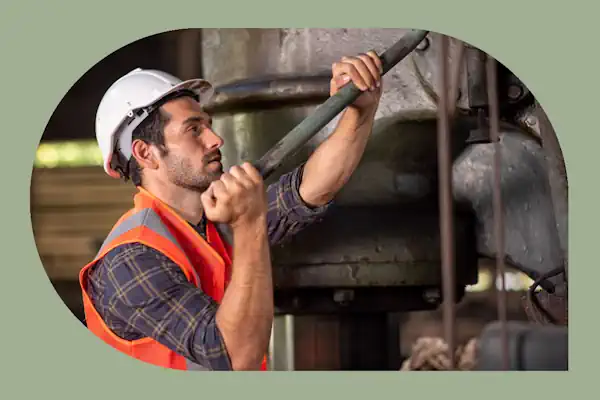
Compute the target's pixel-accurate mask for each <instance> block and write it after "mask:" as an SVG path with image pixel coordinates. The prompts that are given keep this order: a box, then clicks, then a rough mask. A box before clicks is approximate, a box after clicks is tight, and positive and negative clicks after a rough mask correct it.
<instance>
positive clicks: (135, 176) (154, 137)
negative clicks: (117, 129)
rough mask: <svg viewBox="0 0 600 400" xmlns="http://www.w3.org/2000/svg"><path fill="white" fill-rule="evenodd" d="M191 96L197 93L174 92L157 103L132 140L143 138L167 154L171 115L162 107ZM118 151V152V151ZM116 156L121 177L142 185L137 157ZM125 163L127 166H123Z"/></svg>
mask: <svg viewBox="0 0 600 400" xmlns="http://www.w3.org/2000/svg"><path fill="white" fill-rule="evenodd" d="M185 96H189V97H192V98H195V99H197V97H196V95H195V94H194V93H192V92H189V91H185V90H183V91H180V92H176V93H173V94H172V95H171V96H167V97H166V98H164V99H163V100H162V101H161V102H160V103H159V104H156V105H155V108H154V110H153V111H152V112H151V113H150V114H149V115H148V116H147V117H146V118H145V119H144V120H143V121H142V123H141V124H139V125H138V126H137V127H136V128H135V129H134V130H133V133H132V137H131V142H132V143H133V142H134V141H135V140H138V139H139V140H142V141H144V142H146V143H147V144H152V145H155V146H157V147H158V148H159V150H160V151H161V155H166V154H167V149H166V148H165V131H164V129H165V126H166V125H167V123H168V122H169V115H167V114H166V113H165V112H164V111H162V110H161V109H160V106H162V105H163V104H164V103H166V102H168V101H170V100H174V99H176V98H179V97H185ZM117 153H118V152H117ZM115 155H116V157H114V158H113V159H114V160H115V163H116V164H117V166H115V167H113V168H114V169H115V170H116V171H118V172H119V173H120V174H121V177H122V178H123V179H124V180H125V181H128V180H129V179H131V182H132V183H133V184H134V185H135V186H142V170H141V168H140V165H139V164H138V162H137V160H136V159H135V157H134V156H133V155H132V156H131V158H130V159H129V161H127V162H124V160H123V156H122V155H121V154H115ZM122 165H125V168H123V167H121V166H122Z"/></svg>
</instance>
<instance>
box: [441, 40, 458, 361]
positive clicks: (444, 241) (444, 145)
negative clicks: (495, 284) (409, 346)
mask: <svg viewBox="0 0 600 400" xmlns="http://www.w3.org/2000/svg"><path fill="white" fill-rule="evenodd" d="M439 40H440V41H441V43H440V60H439V62H440V88H441V89H440V98H439V104H438V121H437V142H438V174H439V207H440V234H441V250H442V257H441V258H442V296H443V323H444V337H445V339H446V343H447V344H448V349H449V355H448V356H449V359H450V369H454V368H455V365H456V361H455V354H454V349H455V347H456V346H455V341H456V340H455V339H456V338H455V336H456V334H455V326H454V315H455V312H454V297H455V284H454V282H455V279H454V278H455V277H454V235H453V233H454V232H453V231H454V219H453V213H452V160H451V154H450V142H451V141H450V127H449V118H448V114H449V112H448V65H447V64H448V42H449V38H448V37H447V36H445V35H440V37H439Z"/></svg>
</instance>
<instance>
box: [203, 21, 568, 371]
mask: <svg viewBox="0 0 600 400" xmlns="http://www.w3.org/2000/svg"><path fill="white" fill-rule="evenodd" d="M406 32H407V31H406V30H401V29H369V30H361V29H337V30H336V29H204V30H203V33H202V35H203V36H202V67H203V74H204V76H205V77H206V78H207V79H209V80H211V81H212V82H214V83H215V84H217V85H218V96H217V97H216V99H215V101H214V103H213V104H212V105H211V107H210V111H211V112H212V113H213V116H214V121H215V125H214V126H215V129H216V130H217V131H218V132H220V133H221V134H222V135H223V136H224V138H225V141H226V143H227V146H226V148H225V149H224V159H225V163H226V164H227V165H232V164H235V163H238V162H241V161H243V160H257V159H259V158H260V157H261V156H263V155H264V154H265V153H266V152H267V151H268V150H269V149H270V148H271V147H272V146H273V145H275V144H276V143H277V141H279V140H280V139H281V138H282V137H283V136H284V135H285V134H286V133H287V132H288V131H290V130H291V129H292V128H294V127H295V126H296V125H298V124H299V123H300V122H301V121H302V120H303V119H304V118H306V117H307V116H309V115H311V113H313V112H314V110H315V108H316V107H317V106H318V105H319V104H321V103H322V102H323V101H325V100H326V99H327V98H328V95H329V92H328V90H329V79H330V75H329V72H328V71H329V66H330V65H331V63H333V62H334V61H336V60H337V59H339V58H340V57H341V56H343V55H347V54H358V53H361V52H365V51H367V50H370V49H374V50H376V51H378V52H379V53H380V54H381V52H382V51H383V50H385V49H386V48H387V47H389V46H391V45H392V44H393V43H394V42H396V41H397V40H398V39H399V38H400V37H402V36H403V35H404V34H406ZM441 36H442V35H438V34H435V33H429V34H428V35H427V36H426V37H425V39H424V40H423V41H421V42H420V44H419V46H418V47H417V48H416V49H415V51H414V52H412V54H410V55H409V57H407V58H406V59H405V60H403V61H402V62H401V63H400V64H398V65H396V66H395V67H394V68H393V69H392V70H391V71H390V72H389V74H387V75H385V76H384V78H383V81H384V93H383V96H382V101H381V105H380V108H379V112H378V114H377V117H376V118H377V122H376V126H375V129H374V133H373V136H372V138H371V140H370V143H369V145H368V148H367V151H366V153H365V156H364V158H363V160H362V162H361V164H360V166H359V168H358V170H357V171H356V173H355V174H354V176H353V178H352V179H351V181H350V182H349V183H348V185H347V186H346V187H345V188H344V189H343V191H342V193H341V194H340V196H339V198H338V199H337V201H336V203H337V207H336V208H335V209H334V211H332V213H331V214H330V215H328V216H327V217H326V218H325V219H324V220H323V221H322V222H321V223H319V224H317V225H315V226H313V227H311V228H309V229H307V230H306V231H304V232H302V233H301V234H300V235H299V236H298V237H296V238H295V239H294V240H292V241H291V242H290V243H287V244H284V245H282V246H280V247H278V248H276V249H274V250H273V251H274V264H275V285H276V295H275V301H276V307H277V310H278V312H279V313H280V314H288V315H303V314H319V313H329V314H335V315H338V316H339V318H345V319H347V320H348V321H349V322H348V323H347V325H345V326H346V327H347V328H348V329H350V330H352V329H353V328H352V327H353V326H354V327H355V328H356V327H357V326H358V327H359V326H363V325H366V326H368V330H369V331H370V334H372V335H373V334H374V332H375V331H377V330H379V329H380V330H384V329H386V320H385V318H383V317H381V316H384V315H386V313H390V312H398V311H402V312H406V311H415V310H424V309H432V308H436V307H438V306H440V305H441V304H442V302H443V300H444V296H443V293H444V290H443V289H444V288H443V282H442V281H443V273H442V272H443V269H442V268H441V265H442V254H443V251H442V250H443V249H442V240H441V239H442V236H441V235H440V207H439V204H440V203H439V199H440V196H439V195H440V193H439V191H438V188H439V187H441V186H440V185H439V182H438V179H439V177H440V176H441V175H440V174H439V172H440V169H439V164H438V162H439V160H440V159H439V153H438V150H439V148H438V145H439V143H438V133H439V132H438V128H439V123H440V122H439V116H440V114H439V112H438V111H439V107H438V106H439V105H440V103H441V102H442V100H443V101H444V103H443V104H451V105H454V101H453V99H454V100H455V101H456V108H454V109H453V110H455V111H454V112H453V113H452V115H451V123H450V124H449V129H450V130H451V135H450V136H449V138H451V142H450V143H448V144H449V150H450V153H449V156H450V157H451V165H452V182H451V189H452V195H453V196H452V197H453V202H452V203H453V207H452V209H451V210H452V211H451V212H452V220H453V225H452V226H451V227H452V228H453V230H452V236H453V241H452V243H453V248H452V253H453V256H454V257H452V260H451V261H452V264H453V266H454V268H455V276H454V279H453V281H454V282H453V287H452V290H451V291H450V292H449V293H451V295H452V297H453V299H454V301H460V299H461V297H462V295H463V293H464V288H465V286H466V285H469V284H473V283H475V282H476V279H477V269H478V262H479V260H480V259H481V258H490V259H494V258H495V257H496V256H497V255H498V253H499V251H498V242H497V241H496V239H497V238H496V236H497V231H495V226H494V195H493V192H494V191H493V182H494V148H495V143H494V141H493V140H492V136H491V135H492V133H491V131H492V129H491V126H492V125H493V121H492V118H490V112H492V111H491V110H492V109H491V107H490V96H489V93H488V89H489V86H490V82H495V85H492V86H493V88H492V90H493V91H494V92H496V93H495V95H496V99H497V104H496V110H497V114H498V116H499V118H497V121H498V123H497V127H496V130H497V131H499V132H498V133H499V138H500V139H499V143H498V146H499V149H500V153H499V155H500V166H501V184H500V189H501V196H502V203H501V208H502V214H503V225H504V232H505V233H504V235H503V237H504V238H505V242H504V246H503V249H501V251H500V253H501V254H500V256H501V257H502V259H503V262H505V263H508V264H510V265H511V266H513V267H515V268H517V269H519V270H521V271H523V272H524V273H526V274H527V275H528V276H530V277H531V278H532V279H535V280H538V279H539V281H540V282H539V283H538V284H539V285H541V286H542V287H543V289H544V290H545V291H546V292H542V293H552V294H553V296H555V297H554V298H555V299H556V298H559V299H561V300H562V302H560V303H559V304H561V305H563V306H564V307H566V260H567V257H566V254H567V243H566V220H567V206H566V202H567V189H566V174H565V171H564V161H563V160H562V156H561V153H560V147H559V146H558V143H557V139H556V136H555V133H554V132H553V130H552V128H551V125H550V124H549V122H548V120H547V117H546V116H545V115H544V114H543V111H542V109H541V107H540V106H539V104H537V103H536V100H535V98H534V96H533V94H532V93H531V92H530V91H529V89H528V88H527V86H526V85H525V84H524V83H523V82H521V81H520V80H519V79H518V78H517V77H516V76H515V75H513V74H512V73H511V71H510V70H509V69H508V68H506V67H505V66H503V65H501V64H499V63H498V64H495V65H496V67H497V68H495V69H494V77H495V78H496V79H494V80H493V81H490V80H489V79H488V78H489V77H488V75H489V73H490V72H489V71H488V67H487V55H486V54H485V53H484V52H483V51H481V50H480V49H478V48H475V47H472V46H470V45H468V44H466V43H463V42H460V41H458V40H452V41H450V46H448V47H447V49H445V48H443V45H442V43H444V41H443V40H442V39H443V38H442V37H441ZM446 39H447V38H446ZM448 40H449V39H448ZM441 52H443V53H442V54H440V53H441ZM240 55H244V56H241V57H240ZM441 55H442V56H444V55H447V57H445V56H444V57H442V58H447V59H449V62H450V65H451V67H450V68H445V67H442V64H440V62H439V60H440V56H441ZM225 60H227V62H225ZM443 71H446V76H445V77H443V76H442V74H443ZM495 71H497V73H495ZM232 78H233V80H232ZM442 78H443V79H442ZM446 81H447V82H455V86H454V87H453V88H450V90H449V92H450V94H448V93H444V90H443V88H444V87H448V86H445V85H444V82H446ZM446 92H447V91H446ZM447 96H451V97H449V98H448V99H447V100H444V99H442V98H443V97H447ZM454 96H455V97H454ZM492 117H493V115H492ZM335 123H336V120H333V121H332V122H331V123H330V124H328V125H327V126H326V127H325V128H324V129H323V130H322V131H321V132H320V133H319V134H318V135H317V136H315V137H314V138H313V139H311V140H310V141H309V143H308V144H307V145H306V146H305V147H304V148H303V149H302V151H300V152H299V153H298V154H297V155H296V156H294V157H291V158H289V159H287V160H286V161H285V162H284V164H283V165H282V167H281V168H280V169H279V170H277V172H276V174H275V177H276V176H278V175H279V174H281V173H285V172H287V171H288V170H289V169H290V168H293V167H294V166H297V165H299V163H302V162H303V161H305V160H306V158H307V156H308V154H310V152H311V150H312V149H313V148H314V147H315V146H316V145H318V144H319V143H320V142H321V141H323V140H324V139H325V138H326V137H327V136H328V134H329V133H330V132H331V130H332V129H333V128H334V126H335ZM442 150H443V149H442ZM452 253H450V254H452ZM554 271H557V272H556V273H555V274H554V276H544V274H546V275H549V274H551V273H552V272H554ZM534 296H539V294H534ZM536 300H537V302H536ZM533 301H534V304H535V305H539V300H538V299H537V298H534V300H533ZM540 309H541V310H545V309H544V308H539V307H538V308H534V310H540ZM377 316H380V317H381V318H377ZM548 317H551V315H548ZM553 320H554V318H553ZM275 332H277V330H275ZM494 332H496V334H497V333H498V332H499V331H498V330H495V331H494V330H493V329H492V328H490V329H489V330H487V331H486V334H488V335H494ZM561 332H562V331H561ZM558 337H559V338H560V339H564V340H566V339H565V338H566V336H564V335H563V336H561V335H559V336H558ZM511 338H512V336H511ZM505 339H506V337H505ZM357 340H360V341H362V339H357ZM490 340H491V339H490ZM564 340H563V342H561V344H563V343H564ZM498 354H500V353H498ZM561 355H562V353H561ZM559 358H560V357H559ZM560 360H561V362H566V361H565V360H564V359H562V358H561V359H560ZM530 365H533V364H531V363H530ZM356 368H359V369H363V368H366V367H365V366H364V365H363V366H361V365H360V361H359V362H358V365H356ZM490 368H491V367H490Z"/></svg>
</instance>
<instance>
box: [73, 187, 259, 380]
mask: <svg viewBox="0 0 600 400" xmlns="http://www.w3.org/2000/svg"><path fill="white" fill-rule="evenodd" d="M138 190H139V192H138V193H137V194H136V195H135V196H134V207H133V208H132V209H130V210H129V211H127V212H126V213H125V214H124V215H123V216H122V217H121V218H119V220H118V221H117V223H116V224H115V226H114V227H113V228H112V230H111V232H110V233H109V234H108V236H107V238H106V239H105V241H104V243H103V244H102V247H101V248H100V251H99V252H98V254H97V255H96V257H95V258H94V260H93V261H91V262H90V263H89V264H87V265H86V266H85V267H83V269H82V270H81V271H80V273H79V284H80V286H81V290H82V294H83V307H84V312H85V318H86V323H87V327H88V329H89V330H90V331H92V332H93V333H94V334H95V335H96V336H98V337H99V338H100V339H102V340H104V342H106V343H107V344H109V345H110V346H112V347H114V348H115V349H117V350H119V351H122V352H123V353H125V354H128V355H130V356H131V357H134V358H137V359H139V360H141V361H145V362H147V363H150V364H154V365H158V366H162V367H167V368H173V369H179V370H206V368H205V367H203V366H200V365H198V364H195V363H193V362H192V361H190V360H188V359H186V358H185V357H183V356H181V355H179V354H177V353H175V352H174V351H172V350H170V349H169V348H168V347H166V346H164V345H162V344H161V343H159V342H157V341H156V340H154V339H152V338H150V337H145V338H142V339H137V340H131V341H129V340H124V339H122V338H120V337H118V336H117V335H115V334H114V333H113V332H112V331H111V330H110V328H108V326H106V323H105V322H104V321H103V319H102V317H101V316H100V314H98V311H97V310H96V308H95V307H94V305H93V304H92V302H91V300H90V298H89V296H88V294H87V290H86V289H87V273H88V271H89V269H90V267H92V266H93V265H94V264H96V262H98V260H100V259H101V258H102V257H104V255H105V254H106V253H108V252H109V251H110V250H112V249H114V248H115V247H117V246H119V245H122V244H126V243H142V244H144V245H146V246H149V247H152V248H154V249H156V250H158V251H160V252H161V253H163V254H164V255H166V256H167V257H169V258H170V259H171V260H173V261H174V262H175V263H176V264H177V265H179V267H180V268H181V269H182V270H183V273H184V274H185V276H186V277H187V279H188V280H189V281H190V282H191V283H192V284H194V285H195V286H197V287H198V288H202V291H203V292H204V293H206V294H207V295H209V296H210V297H212V298H213V299H214V300H215V301H216V302H217V303H220V302H221V300H222V299H223V295H224V294H225V288H226V286H227V284H228V283H229V278H230V276H231V247H230V245H229V244H228V243H227V242H225V241H224V240H222V238H221V235H220V234H219V232H218V230H217V227H216V226H215V224H213V223H211V222H210V221H209V222H208V223H207V235H206V236H207V240H204V239H203V238H202V236H200V235H199V234H198V232H196V231H195V230H194V228H192V227H191V226H190V225H189V224H188V223H187V222H186V221H185V220H184V219H183V218H181V217H180V216H179V215H178V214H177V213H176V212H175V211H173V210H172V209H171V208H170V207H169V206H167V205H166V204H164V203H163V202H162V201H160V200H159V199H157V198H156V197H154V196H153V195H152V194H150V193H149V192H147V191H146V190H144V189H142V188H139V189H138ZM266 369H267V362H266V357H265V358H264V359H263V362H262V365H261V370H263V371H265V370H266Z"/></svg>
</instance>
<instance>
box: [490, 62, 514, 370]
mask: <svg viewBox="0 0 600 400" xmlns="http://www.w3.org/2000/svg"><path fill="white" fill-rule="evenodd" d="M486 79H487V85H486V86H487V96H488V104H489V114H490V137H491V140H492V142H493V143H494V174H493V178H494V180H493V186H494V189H493V209H494V233H495V236H496V249H497V253H496V271H495V272H496V279H499V280H500V288H497V285H494V288H496V289H497V291H498V319H499V320H500V324H501V325H500V326H501V342H502V351H503V366H504V369H505V370H507V369H508V365H509V362H508V336H507V335H508V333H507V327H506V282H505V281H504V278H505V272H506V268H505V266H504V214H503V208H502V175H501V174H502V165H501V162H502V159H501V157H502V155H501V154H500V151H501V149H500V137H499V127H498V124H499V122H498V121H499V119H500V117H499V115H498V90H497V83H496V82H497V80H496V60H495V59H493V58H492V57H490V56H488V57H487V60H486ZM496 282H498V281H497V280H496Z"/></svg>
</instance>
